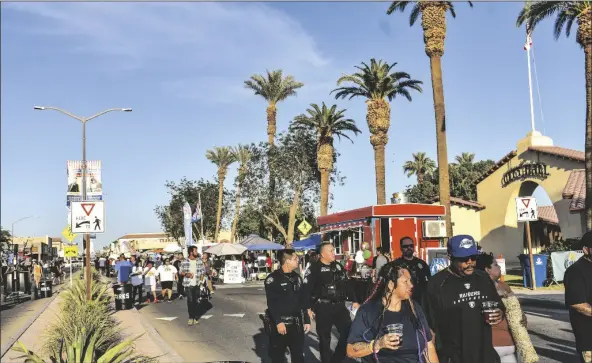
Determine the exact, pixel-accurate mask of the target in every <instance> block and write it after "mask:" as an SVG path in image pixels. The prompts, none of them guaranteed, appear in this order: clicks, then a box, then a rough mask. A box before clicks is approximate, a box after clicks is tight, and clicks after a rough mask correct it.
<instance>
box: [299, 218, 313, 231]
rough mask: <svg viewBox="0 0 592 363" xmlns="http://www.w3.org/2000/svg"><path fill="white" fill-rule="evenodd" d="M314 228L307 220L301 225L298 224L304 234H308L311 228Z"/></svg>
mask: <svg viewBox="0 0 592 363" xmlns="http://www.w3.org/2000/svg"><path fill="white" fill-rule="evenodd" d="M311 228H312V226H311V225H310V224H309V223H308V222H307V221H306V220H304V221H302V222H301V223H300V224H299V225H298V230H299V231H300V232H301V233H302V234H307V233H308V232H310V229H311Z"/></svg>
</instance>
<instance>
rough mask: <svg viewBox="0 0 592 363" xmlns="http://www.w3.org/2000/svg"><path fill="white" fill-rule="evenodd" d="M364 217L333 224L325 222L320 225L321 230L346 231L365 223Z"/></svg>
mask: <svg viewBox="0 0 592 363" xmlns="http://www.w3.org/2000/svg"><path fill="white" fill-rule="evenodd" d="M365 221H366V219H359V220H356V221H345V222H340V223H335V224H327V225H324V226H321V228H320V229H321V232H339V231H347V230H349V229H353V228H359V227H363V226H364V225H365Z"/></svg>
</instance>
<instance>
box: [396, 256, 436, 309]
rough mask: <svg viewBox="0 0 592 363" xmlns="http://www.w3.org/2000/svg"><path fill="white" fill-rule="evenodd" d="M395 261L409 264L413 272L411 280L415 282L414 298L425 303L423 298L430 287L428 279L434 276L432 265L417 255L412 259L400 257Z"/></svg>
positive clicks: (408, 266) (411, 272)
mask: <svg viewBox="0 0 592 363" xmlns="http://www.w3.org/2000/svg"><path fill="white" fill-rule="evenodd" d="M394 263H395V264H404V265H406V266H407V268H408V269H409V273H410V274H411V282H413V291H412V294H413V295H412V299H413V300H415V301H417V302H418V303H420V304H422V305H424V301H423V298H424V295H425V292H426V290H427V288H428V281H429V280H430V277H432V274H431V273H430V266H428V264H427V263H426V262H425V261H424V260H422V259H420V258H417V257H413V258H412V259H411V260H406V259H404V258H403V257H400V258H397V259H396V260H395V261H394Z"/></svg>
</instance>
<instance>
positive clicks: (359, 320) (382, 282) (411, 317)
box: [347, 262, 439, 363]
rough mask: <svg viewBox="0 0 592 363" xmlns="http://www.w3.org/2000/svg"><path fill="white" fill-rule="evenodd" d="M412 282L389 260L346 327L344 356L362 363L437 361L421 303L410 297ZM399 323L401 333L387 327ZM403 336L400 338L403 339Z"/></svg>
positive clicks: (402, 269) (402, 265)
mask: <svg viewBox="0 0 592 363" xmlns="http://www.w3.org/2000/svg"><path fill="white" fill-rule="evenodd" d="M412 290H413V283H412V282H411V274H410V273H409V270H408V269H407V266H406V265H404V264H401V263H399V264H395V263H393V262H389V263H387V264H386V265H384V266H383V267H382V268H381V270H380V272H379V274H378V278H377V281H376V284H375V286H374V289H373V291H372V293H371V294H370V297H369V298H368V300H366V302H365V303H364V304H363V305H362V306H361V307H360V309H359V310H358V312H357V313H356V317H355V319H354V321H353V323H352V327H351V330H350V334H349V338H348V344H347V355H348V356H349V357H350V358H362V362H363V363H374V362H376V363H438V362H439V361H438V356H437V354H436V348H435V346H434V342H433V336H432V333H431V331H430V328H429V326H428V323H427V321H426V318H425V315H424V313H423V310H422V308H421V306H420V305H419V304H418V303H416V302H414V301H412V300H411V291H412ZM393 324H402V325H403V330H402V332H403V334H402V335H399V334H394V333H389V332H388V331H389V330H388V328H387V327H391V326H392V325H393ZM403 337H404V339H403Z"/></svg>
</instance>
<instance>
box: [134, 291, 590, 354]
mask: <svg viewBox="0 0 592 363" xmlns="http://www.w3.org/2000/svg"><path fill="white" fill-rule="evenodd" d="M211 302H212V307H211V309H210V310H209V311H207V312H206V313H205V314H204V316H203V318H202V319H201V321H200V323H199V325H197V326H192V327H189V326H187V307H186V306H187V305H186V302H185V301H182V300H177V301H173V302H172V303H159V304H149V305H144V306H140V309H139V311H140V313H141V314H142V315H143V316H144V317H145V318H146V319H147V320H148V321H149V323H150V324H152V326H153V327H154V328H155V329H156V330H157V331H158V333H159V334H160V335H161V336H162V337H163V339H164V340H165V341H166V342H167V343H168V344H169V345H170V346H171V347H172V348H173V349H175V350H176V351H177V353H179V355H181V357H182V358H183V359H184V360H185V361H187V362H211V361H232V360H237V361H247V362H265V363H267V362H270V360H269V358H268V356H267V353H266V352H267V347H268V338H267V336H266V335H265V333H264V332H263V326H262V322H261V320H260V319H259V314H260V313H262V312H263V311H264V310H265V306H266V303H265V294H264V292H263V286H254V287H238V288H220V289H218V290H216V293H215V295H214V297H213V299H212V301H211ZM523 309H524V311H525V312H526V314H527V316H528V330H529V332H530V336H531V339H532V342H533V344H534V346H535V348H536V351H537V353H538V354H539V356H540V358H541V359H540V361H539V362H540V363H572V362H573V363H578V360H577V358H576V355H575V354H576V353H575V343H574V336H573V334H572V330H571V326H570V323H569V316H568V313H567V311H566V310H565V309H564V308H563V307H561V306H559V305H558V304H554V305H550V304H548V301H546V302H545V301H534V302H532V301H531V302H530V303H528V304H526V303H525V304H524V305H523ZM162 318H169V319H168V320H162ZM306 340H307V341H306V350H305V354H306V362H307V363H308V362H311V363H314V362H319V359H318V338H317V335H316V333H315V327H314V322H313V328H312V331H311V332H310V333H309V334H308V335H307V338H306ZM335 344H336V339H333V346H334V345H335Z"/></svg>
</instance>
